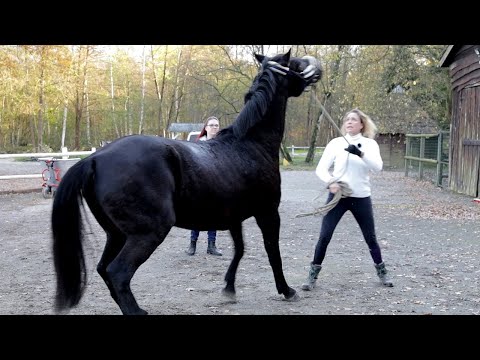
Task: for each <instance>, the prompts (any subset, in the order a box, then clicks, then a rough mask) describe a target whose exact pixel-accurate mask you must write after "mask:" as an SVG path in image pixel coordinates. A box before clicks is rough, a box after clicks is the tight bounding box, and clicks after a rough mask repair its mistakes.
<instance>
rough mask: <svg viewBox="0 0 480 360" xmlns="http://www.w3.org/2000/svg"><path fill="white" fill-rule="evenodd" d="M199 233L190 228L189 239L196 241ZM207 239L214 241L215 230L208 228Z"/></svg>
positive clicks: (215, 236) (215, 237)
mask: <svg viewBox="0 0 480 360" xmlns="http://www.w3.org/2000/svg"><path fill="white" fill-rule="evenodd" d="M199 235H200V231H199V230H192V232H191V234H190V240H193V241H197V240H198V236H199ZM207 235H208V241H215V240H216V239H217V230H208V232H207Z"/></svg>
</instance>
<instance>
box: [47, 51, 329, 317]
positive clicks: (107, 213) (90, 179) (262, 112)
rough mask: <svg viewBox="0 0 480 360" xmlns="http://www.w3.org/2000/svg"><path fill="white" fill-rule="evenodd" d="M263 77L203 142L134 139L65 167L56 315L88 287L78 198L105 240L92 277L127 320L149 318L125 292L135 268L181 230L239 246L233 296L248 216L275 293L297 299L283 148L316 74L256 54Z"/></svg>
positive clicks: (292, 61)
mask: <svg viewBox="0 0 480 360" xmlns="http://www.w3.org/2000/svg"><path fill="white" fill-rule="evenodd" d="M255 57H256V59H257V60H258V61H259V62H260V63H261V67H260V70H259V73H258V74H257V76H256V77H255V79H254V81H253V84H252V86H251V88H250V90H249V91H248V93H247V94H246V95H245V105H244V108H243V109H242V111H241V112H240V114H239V115H238V117H237V119H236V120H235V121H234V123H233V124H232V125H231V126H229V127H226V128H224V129H223V130H221V131H220V132H219V133H218V134H217V136H216V137H215V138H214V139H212V140H210V141H205V142H197V143H192V142H186V141H178V140H172V139H166V138H161V137H156V136H143V135H132V136H126V137H123V138H120V139H117V140H115V141H113V142H112V143H110V144H108V146H106V147H104V148H102V149H100V150H98V151H97V152H95V153H93V154H91V155H90V156H89V157H87V158H85V159H83V160H81V161H79V162H78V163H76V164H75V165H74V166H73V167H71V168H70V169H69V170H68V171H67V173H66V174H65V176H64V177H63V179H62V181H61V183H60V185H59V187H58V190H57V192H56V194H55V198H54V201H53V211H52V232H53V258H54V264H55V271H56V277H57V290H56V302H55V305H56V311H61V310H65V309H68V308H71V307H74V306H76V305H77V304H78V303H79V302H80V299H81V297H82V295H83V291H84V289H85V287H86V284H87V275H86V266H85V258H84V253H83V246H82V240H83V235H82V218H81V211H80V210H81V209H80V205H82V204H83V201H82V198H84V199H85V200H86V202H87V204H88V206H89V208H90V210H91V212H92V213H93V215H94V216H95V218H96V220H97V221H98V223H99V224H100V225H101V227H102V228H103V229H104V230H105V232H106V234H107V241H106V245H105V249H104V252H103V254H102V257H101V259H100V261H99V263H98V265H97V271H98V273H99V274H100V276H101V277H102V278H103V280H104V281H105V283H106V284H107V286H108V289H109V290H110V294H111V296H112V298H113V299H114V300H115V301H116V302H117V304H118V306H119V307H120V310H121V311H122V313H123V314H125V315H127V314H138V315H141V314H147V312H146V311H145V310H143V309H141V308H140V307H139V306H138V304H137V301H136V300H135V297H134V295H133V294H132V291H131V289H130V281H131V279H132V277H133V275H134V274H135V272H136V271H137V269H138V268H139V267H140V266H141V265H142V264H143V263H144V262H145V261H146V260H147V259H148V258H149V257H150V255H151V254H152V253H153V252H154V250H155V249H156V248H157V247H158V246H159V245H160V244H161V243H162V242H163V240H164V239H165V237H166V236H167V234H168V233H169V231H170V229H171V228H172V227H173V226H177V227H180V228H185V229H198V230H208V229H217V230H229V231H230V234H231V236H232V239H233V242H234V245H235V249H234V255H233V259H232V261H231V263H230V266H229V267H228V270H227V273H226V275H225V281H226V285H225V288H224V289H223V290H222V291H223V293H224V294H225V295H227V296H229V297H231V298H234V297H235V275H236V272H237V268H238V265H239V262H240V260H241V258H242V256H243V253H244V242H243V235H242V222H243V221H244V220H246V219H248V218H250V217H252V216H253V217H254V218H255V220H256V222H257V224H258V226H259V228H260V230H261V232H262V235H263V241H264V246H265V249H266V251H267V254H268V259H269V262H270V265H271V267H272V270H273V275H274V277H275V284H276V287H277V291H278V293H279V294H283V295H284V297H285V299H287V300H292V301H293V300H297V299H298V295H297V293H296V291H295V290H294V289H292V288H291V287H289V286H288V284H287V282H286V280H285V277H284V275H283V269H282V259H281V257H280V248H279V234H280V216H279V213H278V207H279V205H280V196H281V190H280V170H279V148H280V143H281V140H282V137H283V132H284V126H285V111H286V106H287V100H288V98H289V97H291V96H299V95H300V94H301V93H302V92H303V91H304V89H305V87H307V86H308V85H310V84H312V83H314V82H317V81H318V80H319V79H320V77H321V75H322V68H321V65H320V63H319V62H318V61H317V60H316V59H315V58H313V57H311V56H305V57H303V58H294V57H291V56H290V51H288V52H287V53H286V54H281V55H277V56H274V57H272V58H268V57H266V56H263V55H258V54H256V55H255Z"/></svg>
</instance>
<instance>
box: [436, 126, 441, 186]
mask: <svg viewBox="0 0 480 360" xmlns="http://www.w3.org/2000/svg"><path fill="white" fill-rule="evenodd" d="M442 144H443V133H442V131H440V132H439V133H438V143H437V180H436V181H435V185H436V186H442V183H443V164H442Z"/></svg>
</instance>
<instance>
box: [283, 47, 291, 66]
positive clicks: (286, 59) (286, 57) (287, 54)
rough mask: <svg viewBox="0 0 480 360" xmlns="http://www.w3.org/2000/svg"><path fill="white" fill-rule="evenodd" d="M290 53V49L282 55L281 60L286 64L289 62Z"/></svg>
mask: <svg viewBox="0 0 480 360" xmlns="http://www.w3.org/2000/svg"><path fill="white" fill-rule="evenodd" d="M291 53H292V49H291V48H290V50H288V51H287V52H286V54H284V55H283V58H284V59H285V61H286V62H287V63H288V62H289V61H290V55H291Z"/></svg>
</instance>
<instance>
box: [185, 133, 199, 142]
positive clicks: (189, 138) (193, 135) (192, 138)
mask: <svg viewBox="0 0 480 360" xmlns="http://www.w3.org/2000/svg"><path fill="white" fill-rule="evenodd" d="M198 135H200V131H190V132H189V133H188V135H187V141H195V140H197V138H198Z"/></svg>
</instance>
